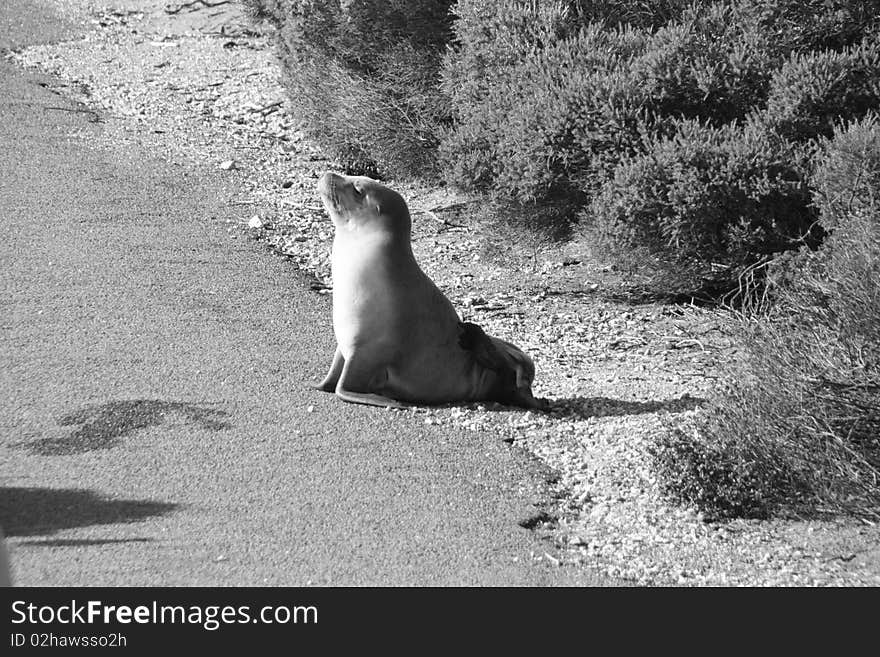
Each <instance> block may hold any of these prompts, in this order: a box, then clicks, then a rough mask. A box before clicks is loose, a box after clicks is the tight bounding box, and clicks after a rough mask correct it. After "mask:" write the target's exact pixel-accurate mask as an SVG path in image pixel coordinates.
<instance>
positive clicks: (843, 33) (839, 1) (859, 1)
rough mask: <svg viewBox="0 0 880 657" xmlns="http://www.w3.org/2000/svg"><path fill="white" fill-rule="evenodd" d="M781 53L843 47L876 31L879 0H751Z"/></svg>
mask: <svg viewBox="0 0 880 657" xmlns="http://www.w3.org/2000/svg"><path fill="white" fill-rule="evenodd" d="M749 2H750V3H751V4H752V5H754V6H755V9H756V10H757V11H758V12H759V13H760V16H761V23H762V24H763V26H764V29H765V31H766V32H767V34H768V35H769V37H770V39H771V41H772V42H773V43H774V44H775V45H776V48H777V50H778V51H779V52H780V53H782V54H788V53H791V52H806V51H808V50H842V49H843V48H846V47H847V46H850V45H853V44H855V43H858V42H859V41H861V40H862V39H863V38H864V37H865V36H866V35H868V34H871V33H874V34H876V33H877V29H878V27H880V0H749Z"/></svg>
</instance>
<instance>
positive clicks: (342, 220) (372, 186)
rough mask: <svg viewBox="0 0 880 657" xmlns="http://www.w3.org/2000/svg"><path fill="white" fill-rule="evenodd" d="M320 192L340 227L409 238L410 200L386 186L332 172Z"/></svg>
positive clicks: (325, 178)
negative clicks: (408, 205)
mask: <svg viewBox="0 0 880 657" xmlns="http://www.w3.org/2000/svg"><path fill="white" fill-rule="evenodd" d="M318 193H319V194H320V195H321V200H322V201H323V203H324V208H325V209H326V210H327V212H328V213H329V214H330V218H331V219H332V220H333V224H334V225H335V226H336V228H338V229H340V228H347V229H355V228H356V229H358V230H364V229H373V230H382V231H390V232H392V233H395V234H399V235H404V236H406V238H407V239H409V234H410V230H411V228H412V222H411V220H410V216H409V209H408V208H407V207H406V201H404V200H403V197H402V196H401V195H400V194H398V193H397V192H395V191H394V190H393V189H390V188H388V187H386V186H385V185H383V184H382V183H380V182H378V181H376V180H373V179H372V178H367V177H366V176H345V175H342V174H339V173H333V172H331V171H328V172H327V173H325V174H324V175H323V176H321V179H320V180H319V181H318Z"/></svg>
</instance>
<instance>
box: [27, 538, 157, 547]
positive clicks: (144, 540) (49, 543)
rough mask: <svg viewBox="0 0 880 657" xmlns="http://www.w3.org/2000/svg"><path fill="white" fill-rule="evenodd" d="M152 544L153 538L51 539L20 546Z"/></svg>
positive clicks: (29, 542)
mask: <svg viewBox="0 0 880 657" xmlns="http://www.w3.org/2000/svg"><path fill="white" fill-rule="evenodd" d="M152 542H153V539H152V538H49V539H46V540H45V541H21V542H19V545H27V546H29V547H91V546H95V545H117V544H120V543H152Z"/></svg>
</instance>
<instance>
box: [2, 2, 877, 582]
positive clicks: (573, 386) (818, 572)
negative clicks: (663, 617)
mask: <svg viewBox="0 0 880 657" xmlns="http://www.w3.org/2000/svg"><path fill="white" fill-rule="evenodd" d="M47 4H49V5H51V6H53V7H54V8H55V9H56V10H57V11H59V12H60V13H62V14H64V15H65V17H66V18H68V19H71V20H75V21H77V22H80V23H83V24H84V25H86V26H88V27H89V28H90V29H89V30H88V31H87V32H86V36H85V37H84V38H82V39H80V40H75V41H70V42H66V43H59V44H55V45H47V46H36V47H30V48H27V49H24V50H17V51H14V52H12V53H9V54H8V56H9V57H10V58H11V59H12V60H14V61H15V62H17V63H19V64H21V65H25V66H29V67H35V68H39V69H41V70H43V71H46V72H48V73H51V74H52V75H54V76H57V78H58V79H60V80H62V81H64V84H65V85H66V87H65V88H64V89H59V92H61V93H64V94H65V95H67V96H73V97H74V98H76V99H78V100H80V101H82V102H83V103H84V104H85V105H86V106H88V107H90V108H92V109H94V110H95V112H96V114H95V117H96V119H95V120H104V121H105V122H106V130H104V131H102V135H103V137H102V138H106V139H110V140H113V141H114V143H115V144H125V143H132V144H138V145H142V146H147V147H149V148H150V149H152V150H154V152H156V153H160V154H162V157H164V158H165V159H167V160H168V161H171V162H174V161H180V162H186V163H188V164H189V165H192V166H197V167H206V168H213V169H216V168H221V169H223V170H225V172H226V175H228V176H230V177H235V178H236V179H237V183H238V185H239V186H240V188H241V189H242V190H244V192H243V193H242V195H241V197H240V198H238V199H236V200H235V201H233V203H234V206H235V214H236V215H237V216H238V217H239V221H238V222H230V224H229V226H228V231H229V233H230V239H232V238H236V239H241V238H252V239H257V240H261V241H262V242H264V243H265V245H266V248H269V249H273V250H275V251H276V252H277V253H279V254H280V255H281V256H283V257H284V258H286V259H288V260H290V261H292V262H294V263H295V264H296V266H297V267H298V268H299V269H301V270H303V271H304V272H307V273H308V274H309V275H310V280H311V281H312V283H311V285H312V288H313V289H314V290H315V291H317V292H318V293H322V294H331V293H332V281H331V280H330V275H329V254H330V244H331V239H332V226H331V224H330V222H329V220H328V219H327V218H326V216H325V214H324V212H323V209H322V208H321V206H320V202H319V200H318V197H317V194H316V192H315V182H316V180H317V177H318V176H319V175H320V173H322V172H323V171H325V170H327V169H328V168H332V163H331V162H328V161H327V159H326V158H325V156H324V155H323V154H322V153H321V152H320V150H318V149H317V148H315V147H314V146H313V145H311V144H309V143H307V142H306V141H305V140H304V139H303V137H302V135H301V134H300V133H299V132H298V131H297V129H296V126H295V125H293V124H292V123H291V121H290V119H289V118H288V117H287V116H286V115H285V113H284V107H285V104H286V103H288V102H289V101H288V100H287V99H286V97H285V95H284V92H283V90H282V88H281V86H280V85H279V83H278V77H279V71H278V66H277V62H276V59H275V54H274V49H273V48H272V45H271V35H268V34H261V33H258V32H255V31H254V30H253V29H252V28H250V27H248V26H247V23H246V21H245V20H244V19H243V18H242V17H241V15H240V10H239V7H238V6H237V5H236V4H235V3H220V4H218V6H216V7H206V6H204V3H192V4H190V5H184V3H177V4H172V3H166V2H162V1H159V0H47ZM208 4H213V0H211V2H209V3H208ZM390 184H391V185H392V186H394V187H395V188H396V189H398V190H399V191H400V192H401V193H402V194H403V195H404V197H405V198H407V199H408V201H409V204H410V209H411V211H412V212H413V219H414V226H415V228H414V235H413V247H414V251H415V253H416V257H417V259H418V260H419V262H420V264H421V265H422V267H423V269H424V270H425V271H426V272H427V273H428V274H429V275H430V276H431V277H432V278H433V279H434V280H435V281H436V282H437V284H438V285H439V286H440V288H441V289H443V290H444V291H445V292H446V293H447V295H448V296H449V297H450V299H451V300H452V302H453V304H454V305H455V306H456V308H457V309H458V310H459V312H460V313H461V315H462V317H463V319H465V320H468V321H475V322H477V323H479V324H481V325H482V326H484V327H485V328H486V330H487V332H489V333H492V334H495V335H498V336H500V337H503V338H504V339H508V340H510V341H512V342H514V343H515V344H517V345H519V346H520V347H522V348H523V349H524V350H525V351H527V352H528V353H530V354H531V355H532V356H533V357H534V359H535V362H536V366H537V374H536V384H535V394H536V395H538V396H543V397H547V398H549V399H550V400H551V402H552V411H551V412H550V413H547V414H540V413H533V412H523V411H519V410H516V411H514V410H510V409H506V408H503V407H494V406H491V405H488V406H487V405H465V406H450V407H441V408H432V409H428V410H424V411H420V412H422V413H423V414H424V421H425V423H426V424H429V425H441V426H448V427H449V428H450V429H451V430H461V429H467V430H479V431H491V432H493V433H495V434H496V435H498V436H499V438H500V439H502V440H504V441H506V442H511V443H514V444H516V445H518V446H521V447H523V448H524V449H526V450H528V451H529V452H531V453H533V454H534V455H536V456H537V457H538V458H540V459H541V460H542V461H543V462H544V463H546V464H547V465H548V466H549V467H550V468H551V469H552V470H553V471H554V472H555V473H557V479H556V481H555V483H554V491H553V493H554V495H555V497H556V501H557V503H558V510H557V513H556V514H555V515H554V516H548V517H547V518H546V519H545V521H544V522H543V523H539V526H537V527H535V529H537V530H540V531H542V532H544V533H546V535H547V537H548V538H549V539H550V540H553V541H554V543H555V544H556V547H557V548H559V554H562V555H564V557H563V561H566V562H571V563H580V564H590V565H592V566H597V567H598V568H599V569H600V570H601V571H602V572H604V573H605V574H607V575H609V576H611V577H615V578H621V579H623V580H625V581H628V582H631V583H637V584H646V585H654V586H668V585H674V586H683V585H709V586H718V585H749V586H755V585H757V586H812V585H823V586H828V585H830V586H843V585H847V586H848V585H853V586H876V585H880V547H878V545H880V541H878V538H880V529H878V527H877V526H875V525H870V524H866V523H864V522H860V521H857V520H850V519H846V520H841V519H831V520H813V519H811V520H798V519H794V520H773V521H733V522H725V523H714V522H706V521H705V519H703V518H702V517H701V516H700V515H699V514H697V513H695V512H693V511H692V510H689V509H682V508H678V507H675V506H673V505H670V504H669V503H667V502H666V501H664V500H663V499H662V497H661V495H660V494H659V491H658V487H657V483H656V481H655V480H654V478H653V473H652V472H651V470H650V468H649V462H650V459H649V458H648V454H647V448H648V446H649V445H650V444H651V443H652V441H653V440H654V438H655V437H656V436H657V434H658V433H660V432H662V431H663V426H664V422H667V421H669V420H670V419H675V417H676V416H685V415H687V414H693V413H698V412H699V409H700V407H701V406H702V405H703V404H704V403H705V401H706V400H707V399H708V398H709V397H711V395H712V394H713V391H714V389H715V388H716V386H717V383H718V380H719V378H718V377H719V372H720V371H721V368H723V366H724V365H725V363H727V362H729V361H730V360H732V359H734V358H736V343H735V340H734V338H733V336H732V335H730V334H728V333H727V332H726V331H725V323H724V321H723V318H722V317H721V316H720V315H719V314H718V311H710V310H705V309H701V308H698V307H693V306H680V305H679V306H673V305H665V304H659V303H653V304H640V305H632V304H628V303H624V302H620V301H615V300H614V299H613V298H612V295H609V294H606V293H605V292H606V291H607V290H608V289H609V286H610V285H611V284H612V282H613V280H614V277H615V272H614V266H613V263H606V262H601V261H597V260H596V258H595V257H594V256H593V255H592V254H591V253H590V252H589V249H588V248H586V247H585V246H584V245H582V244H572V245H570V246H568V247H566V248H565V249H564V250H559V249H552V248H540V245H537V246H536V247H535V248H534V249H532V250H531V251H530V252H526V251H525V249H522V248H520V249H516V250H513V251H511V252H509V253H501V254H500V255H499V256H498V258H496V259H489V258H487V257H486V255H485V253H484V250H483V249H482V246H481V241H480V239H479V236H478V234H477V231H476V229H475V225H474V222H473V221H472V220H471V217H470V215H469V209H468V208H469V203H470V199H468V198H467V197H463V196H460V195H456V194H455V193H453V192H451V191H449V190H446V189H444V188H438V189H427V188H424V187H419V186H417V185H413V184H402V183H395V182H393V181H391V182H390ZM499 260H503V261H505V264H504V265H503V266H502V264H500V263H499ZM327 330H328V331H329V330H330V327H329V326H328V329H327Z"/></svg>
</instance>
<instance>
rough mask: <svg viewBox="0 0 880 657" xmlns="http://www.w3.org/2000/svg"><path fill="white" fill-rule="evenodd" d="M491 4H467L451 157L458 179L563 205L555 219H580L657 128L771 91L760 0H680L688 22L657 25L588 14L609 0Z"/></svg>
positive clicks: (739, 107) (738, 108)
mask: <svg viewBox="0 0 880 657" xmlns="http://www.w3.org/2000/svg"><path fill="white" fill-rule="evenodd" d="M488 4H489V5H490V7H487V6H486V5H487V3H486V2H484V1H477V0H462V2H459V3H458V5H457V7H456V15H457V20H456V22H455V26H454V27H455V33H456V39H455V42H456V44H457V46H456V48H455V49H454V50H452V51H451V52H450V53H448V54H447V57H446V59H445V61H444V65H443V69H442V73H443V90H444V93H445V94H446V96H448V97H449V99H450V102H451V105H452V109H453V126H452V128H451V130H449V131H448V132H447V133H446V134H445V135H444V137H443V139H442V141H441V146H440V158H441V163H442V166H443V169H444V171H445V174H446V177H447V179H448V180H449V181H450V182H451V183H453V184H455V185H458V186H461V187H465V188H469V189H475V190H481V191H485V192H487V193H490V194H491V195H493V196H494V197H495V198H496V199H498V200H500V201H502V202H503V201H507V202H509V203H510V204H511V206H516V207H517V208H523V209H530V210H531V211H533V212H535V213H536V214H539V213H541V211H542V210H543V208H545V207H550V206H552V207H553V208H554V209H555V210H556V211H555V212H554V213H553V214H552V215H550V214H549V213H547V214H548V217H550V218H552V220H560V218H561V220H563V221H569V222H571V221H573V220H574V219H575V218H576V216H577V213H578V210H580V209H582V208H583V206H584V205H586V204H587V203H588V202H589V199H590V197H592V196H593V195H594V194H595V193H596V192H597V190H599V189H600V188H601V187H602V185H603V183H604V182H605V181H606V180H607V178H608V177H609V176H610V175H611V173H612V172H613V171H614V169H615V166H616V165H617V164H618V163H619V162H620V161H621V160H622V159H623V158H625V157H628V156H635V155H638V154H639V153H642V152H643V151H644V148H643V141H644V138H645V136H646V135H647V136H655V135H656V134H657V133H668V132H670V124H671V123H674V120H676V119H679V118H681V117H692V118H701V119H704V120H707V121H710V122H712V123H713V124H716V125H723V124H724V123H726V122H729V121H731V120H732V119H741V118H742V117H744V116H745V115H746V114H747V113H748V112H749V111H750V109H751V108H752V106H753V105H754V104H755V103H758V102H763V100H764V99H765V98H766V90H767V86H768V84H769V78H770V75H769V73H768V72H767V71H769V70H770V69H771V63H772V52H771V50H772V49H771V48H770V47H769V46H768V44H767V39H766V38H765V37H764V35H763V34H762V32H761V31H760V27H761V26H760V21H759V16H758V14H757V12H756V11H755V10H754V9H752V8H750V7H749V6H744V7H740V6H739V5H729V4H726V3H717V4H711V5H710V6H708V7H705V8H701V7H698V6H696V5H694V6H691V7H689V8H687V9H684V10H678V11H676V12H672V11H671V10H670V13H674V14H675V16H677V18H678V20H676V21H674V22H671V23H669V24H667V25H665V26H663V27H661V28H660V29H658V30H657V32H656V33H654V34H651V33H650V32H649V31H646V30H640V29H635V28H633V27H627V26H615V27H609V26H608V25H607V24H606V23H604V22H590V21H591V20H592V19H594V18H597V17H598V18H600V19H604V18H606V16H602V15H601V12H599V11H596V12H593V11H591V10H589V9H590V7H591V6H592V5H593V4H602V3H592V4H591V3H566V2H556V3H549V4H540V5H538V4H535V5H531V4H529V3H521V2H514V1H512V0H508V1H506V2H500V3H488ZM609 4H612V5H613V4H615V3H609ZM616 4H618V6H619V5H620V3H616ZM672 4H674V3H672ZM587 5H589V6H587ZM560 207H567V211H563V212H559V211H558V210H559V208H560Z"/></svg>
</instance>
